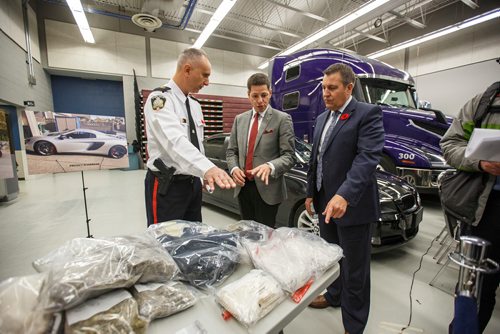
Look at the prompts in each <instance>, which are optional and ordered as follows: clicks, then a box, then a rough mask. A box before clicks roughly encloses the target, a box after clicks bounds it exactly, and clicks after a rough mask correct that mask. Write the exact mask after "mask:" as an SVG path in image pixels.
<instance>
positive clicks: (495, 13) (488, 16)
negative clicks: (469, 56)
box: [368, 8, 500, 58]
mask: <svg viewBox="0 0 500 334" xmlns="http://www.w3.org/2000/svg"><path fill="white" fill-rule="evenodd" d="M499 17H500V8H497V9H494V10H492V11H489V12H486V13H483V14H481V15H478V16H475V17H473V18H470V19H468V20H465V21H462V22H460V23H457V24H453V25H451V26H448V27H445V28H443V29H439V30H436V31H434V32H431V33H428V34H425V35H423V36H420V37H417V38H413V39H410V40H409V41H406V42H402V43H399V44H396V45H394V46H392V47H390V48H387V49H384V50H381V51H377V52H374V53H371V54H369V55H368V57H369V58H378V57H382V56H385V55H387V54H390V53H393V52H396V51H399V50H402V49H406V48H409V47H411V46H415V45H417V44H420V43H424V42H427V41H430V40H432V39H435V38H438V37H442V36H445V35H448V34H451V33H452V32H455V31H459V30H462V29H464V28H468V27H472V26H474V25H476V24H479V23H482V22H485V21H489V20H492V19H496V18H499Z"/></svg>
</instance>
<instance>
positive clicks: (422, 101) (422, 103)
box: [418, 100, 432, 109]
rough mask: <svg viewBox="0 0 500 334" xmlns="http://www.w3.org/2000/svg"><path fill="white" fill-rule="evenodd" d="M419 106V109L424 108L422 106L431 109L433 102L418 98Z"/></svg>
mask: <svg viewBox="0 0 500 334" xmlns="http://www.w3.org/2000/svg"><path fill="white" fill-rule="evenodd" d="M418 108H419V109H422V108H427V109H431V108H432V104H431V103H430V102H429V101H425V100H418Z"/></svg>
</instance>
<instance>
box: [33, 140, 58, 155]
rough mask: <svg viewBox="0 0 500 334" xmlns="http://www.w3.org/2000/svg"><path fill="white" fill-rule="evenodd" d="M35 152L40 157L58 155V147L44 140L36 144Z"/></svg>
mask: <svg viewBox="0 0 500 334" xmlns="http://www.w3.org/2000/svg"><path fill="white" fill-rule="evenodd" d="M35 152H36V153H38V154H40V155H52V154H55V153H56V147H55V146H54V144H52V143H49V142H48V141H45V140H42V141H39V142H37V143H36V144H35Z"/></svg>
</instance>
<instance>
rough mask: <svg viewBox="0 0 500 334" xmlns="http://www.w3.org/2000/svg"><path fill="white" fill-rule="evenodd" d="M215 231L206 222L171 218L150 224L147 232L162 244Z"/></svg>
mask: <svg viewBox="0 0 500 334" xmlns="http://www.w3.org/2000/svg"><path fill="white" fill-rule="evenodd" d="M215 231H217V229H216V228H215V227H213V226H210V225H207V224H203V223H199V222H190V221H187V220H171V221H168V222H164V223H160V224H153V225H150V226H149V227H148V230H147V233H148V234H149V235H151V236H152V237H153V238H155V239H156V240H158V241H159V242H161V243H162V244H164V243H167V242H168V241H174V240H177V239H179V238H186V237H191V236H195V235H200V234H207V233H211V232H215Z"/></svg>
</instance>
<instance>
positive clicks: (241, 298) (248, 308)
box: [215, 269, 285, 327]
mask: <svg viewBox="0 0 500 334" xmlns="http://www.w3.org/2000/svg"><path fill="white" fill-rule="evenodd" d="M215 299H216V301H217V302H218V303H219V304H220V305H221V306H222V307H223V308H224V309H226V310H227V311H228V312H229V313H231V315H232V316H233V317H235V318H236V319H237V320H238V321H239V322H241V323H242V324H243V325H244V326H246V327H249V326H251V325H253V324H255V323H256V322H257V321H258V320H259V319H262V318H263V317H264V316H265V315H266V314H268V313H269V312H271V311H272V310H273V309H274V308H275V307H276V306H278V305H279V304H280V303H281V302H282V301H283V300H284V299H285V292H284V291H283V290H282V289H281V287H280V284H279V283H278V282H277V281H276V280H275V279H274V278H273V277H272V276H271V275H269V274H268V273H266V272H264V271H262V270H259V269H254V270H251V271H250V272H249V273H248V274H246V275H245V276H243V277H242V278H240V279H239V280H237V281H234V282H232V283H230V284H227V285H225V286H224V287H222V288H220V289H219V290H218V291H217V293H216V295H215Z"/></svg>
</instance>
